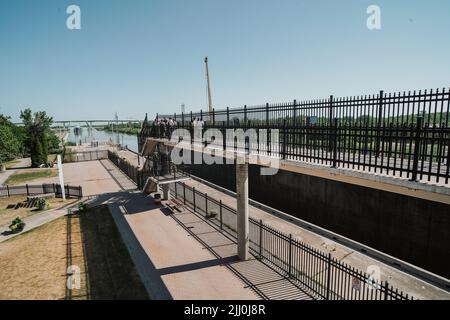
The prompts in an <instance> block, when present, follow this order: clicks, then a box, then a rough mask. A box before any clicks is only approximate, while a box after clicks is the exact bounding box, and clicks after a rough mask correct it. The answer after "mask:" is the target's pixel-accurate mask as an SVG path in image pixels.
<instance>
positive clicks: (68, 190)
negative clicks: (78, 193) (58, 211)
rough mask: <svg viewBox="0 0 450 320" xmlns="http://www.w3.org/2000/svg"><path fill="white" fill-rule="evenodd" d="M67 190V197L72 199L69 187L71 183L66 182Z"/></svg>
mask: <svg viewBox="0 0 450 320" xmlns="http://www.w3.org/2000/svg"><path fill="white" fill-rule="evenodd" d="M65 189H66V190H67V192H66V193H67V199H70V189H69V185H68V184H66V188H65Z"/></svg>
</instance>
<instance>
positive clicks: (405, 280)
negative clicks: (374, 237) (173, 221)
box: [185, 179, 450, 299]
mask: <svg viewBox="0 0 450 320" xmlns="http://www.w3.org/2000/svg"><path fill="white" fill-rule="evenodd" d="M185 183H186V185H189V186H191V187H195V189H196V190H198V191H200V192H202V193H207V194H208V196H209V197H211V198H213V199H216V200H222V203H224V204H226V205H227V206H229V207H231V208H233V209H235V210H236V198H235V196H234V195H230V194H227V193H225V192H223V191H221V190H219V189H217V188H213V187H211V186H208V185H206V184H205V183H202V182H201V181H200V180H194V179H189V180H187V181H185ZM249 215H250V217H252V218H254V219H256V220H263V222H264V223H265V224H267V225H270V226H272V227H273V228H275V229H277V230H280V231H282V232H284V233H286V234H292V235H293V237H294V238H296V239H298V240H300V241H302V242H304V243H307V244H308V245H310V246H312V247H314V248H316V249H318V250H320V251H322V252H325V253H331V254H332V256H333V257H335V258H336V259H338V260H340V261H342V262H344V263H347V264H348V265H350V266H352V267H354V268H357V269H359V270H362V271H366V269H367V268H368V267H369V266H373V265H375V266H377V267H379V268H380V272H381V278H382V279H383V280H387V281H388V282H389V283H390V284H391V285H393V286H394V287H396V288H399V289H401V290H403V291H404V292H407V293H409V294H410V295H413V296H414V297H415V298H416V299H450V294H449V293H448V292H445V291H444V290H442V289H439V288H437V287H435V286H433V285H430V284H429V283H427V282H425V281H423V280H420V279H418V278H416V277H414V276H411V275H409V274H407V273H405V272H403V271H400V270H398V269H396V268H393V267H391V266H389V265H387V264H385V263H383V262H380V261H379V260H376V259H374V258H371V257H369V256H367V255H365V254H363V253H361V252H359V251H355V250H353V249H352V248H349V247H347V246H345V245H342V244H340V243H338V242H336V241H333V240H331V239H329V238H326V237H324V236H321V235H319V234H317V233H315V232H312V231H309V230H307V229H306V228H303V227H300V226H299V225H296V224H294V223H295V222H294V220H293V221H288V220H287V219H285V218H282V217H278V216H276V215H274V214H271V213H269V212H267V211H264V210H262V209H260V208H257V207H255V206H252V205H250V206H249Z"/></svg>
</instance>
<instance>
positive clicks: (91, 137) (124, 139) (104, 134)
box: [67, 127, 138, 152]
mask: <svg viewBox="0 0 450 320" xmlns="http://www.w3.org/2000/svg"><path fill="white" fill-rule="evenodd" d="M79 129H80V130H78V134H76V132H75V128H70V131H69V136H68V138H67V141H70V142H74V143H80V141H81V142H82V143H91V142H92V141H99V142H101V141H111V142H113V143H120V144H121V145H123V146H127V147H128V149H130V150H132V151H136V152H137V151H138V145H137V136H135V135H131V134H123V133H112V132H109V131H104V130H97V129H95V128H87V127H81V128H79Z"/></svg>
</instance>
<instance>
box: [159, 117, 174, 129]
mask: <svg viewBox="0 0 450 320" xmlns="http://www.w3.org/2000/svg"><path fill="white" fill-rule="evenodd" d="M155 124H156V125H159V126H161V125H162V126H164V127H176V126H177V120H175V119H172V118H166V117H164V118H162V119H160V118H158V117H157V118H156V119H155Z"/></svg>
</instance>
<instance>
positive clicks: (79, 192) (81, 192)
mask: <svg viewBox="0 0 450 320" xmlns="http://www.w3.org/2000/svg"><path fill="white" fill-rule="evenodd" d="M78 194H79V195H80V198H83V188H81V186H78Z"/></svg>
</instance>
